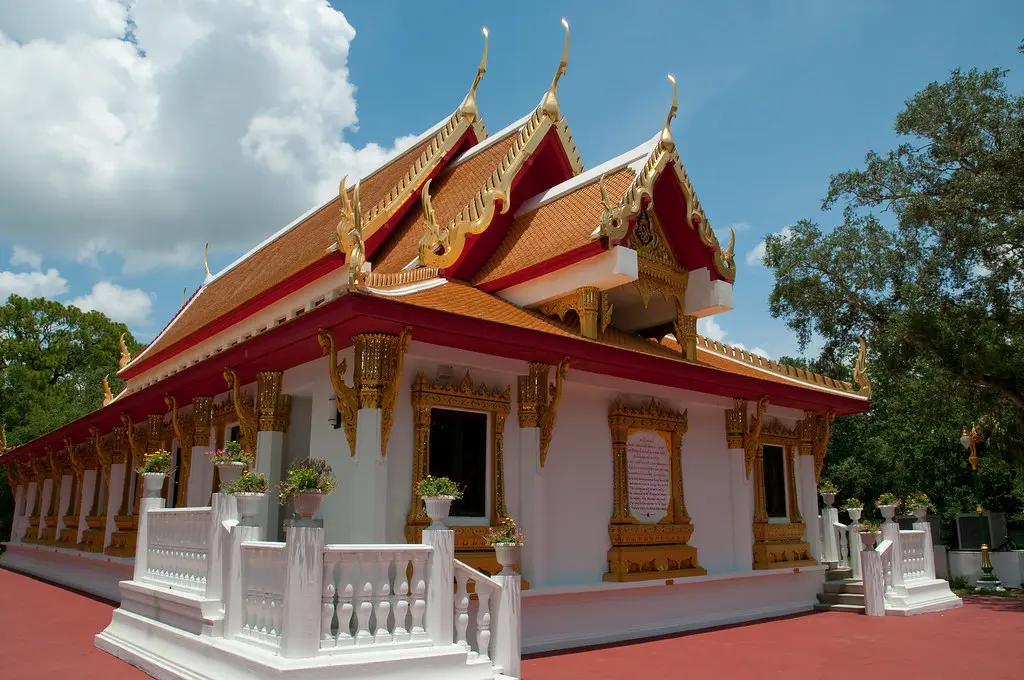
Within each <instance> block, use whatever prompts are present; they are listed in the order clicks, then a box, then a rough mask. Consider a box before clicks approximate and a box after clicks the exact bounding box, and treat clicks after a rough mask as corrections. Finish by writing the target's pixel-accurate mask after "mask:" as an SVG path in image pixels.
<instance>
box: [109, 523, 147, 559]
mask: <svg viewBox="0 0 1024 680" xmlns="http://www.w3.org/2000/svg"><path fill="white" fill-rule="evenodd" d="M138 520H139V517H138V515H118V516H116V517H114V522H115V523H116V524H117V529H118V530H117V531H115V532H114V533H112V534H111V535H110V545H108V546H107V547H106V549H105V550H104V551H103V554H104V555H110V556H111V557H135V541H136V540H137V539H138V533H137V528H138Z"/></svg>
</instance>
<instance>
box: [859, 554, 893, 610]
mask: <svg viewBox="0 0 1024 680" xmlns="http://www.w3.org/2000/svg"><path fill="white" fill-rule="evenodd" d="M890 550H891V548H890ZM860 557H861V560H860V563H861V568H862V569H863V571H864V613H865V614H867V615H868V616H885V576H884V574H883V573H882V557H881V555H879V554H878V553H877V552H875V550H874V549H873V548H865V549H864V550H863V551H862V552H861V556H860Z"/></svg>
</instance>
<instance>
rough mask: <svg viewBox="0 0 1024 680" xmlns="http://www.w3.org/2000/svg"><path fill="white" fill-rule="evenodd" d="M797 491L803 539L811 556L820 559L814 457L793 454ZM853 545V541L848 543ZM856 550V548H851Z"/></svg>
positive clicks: (819, 528) (819, 530) (819, 525)
mask: <svg viewBox="0 0 1024 680" xmlns="http://www.w3.org/2000/svg"><path fill="white" fill-rule="evenodd" d="M793 458H794V460H795V461H796V481H797V486H798V487H799V491H798V492H797V497H798V499H799V501H800V514H801V515H803V517H804V540H805V541H807V545H809V546H810V547H811V557H813V558H814V559H816V560H820V559H821V555H820V554H819V551H820V546H821V524H819V523H818V485H817V484H816V483H815V481H814V457H813V456H794V457H793ZM850 545H851V546H853V545H854V544H853V543H850ZM851 549H852V550H856V548H851Z"/></svg>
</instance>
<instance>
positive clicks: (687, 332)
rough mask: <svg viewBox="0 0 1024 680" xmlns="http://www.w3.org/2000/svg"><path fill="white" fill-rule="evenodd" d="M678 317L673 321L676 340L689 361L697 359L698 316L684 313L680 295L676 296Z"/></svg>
mask: <svg viewBox="0 0 1024 680" xmlns="http://www.w3.org/2000/svg"><path fill="white" fill-rule="evenodd" d="M675 301H676V318H675V320H674V321H673V323H672V330H673V331H674V333H675V336H676V342H678V343H679V347H680V348H681V349H682V351H683V356H684V357H686V359H687V361H696V360H697V317H695V316H693V315H692V314H683V303H682V301H681V300H680V298H679V296H676V297H675Z"/></svg>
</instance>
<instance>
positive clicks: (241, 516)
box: [235, 492, 267, 527]
mask: <svg viewBox="0 0 1024 680" xmlns="http://www.w3.org/2000/svg"><path fill="white" fill-rule="evenodd" d="M266 497H267V494H265V493H255V492H253V493H236V494H235V500H236V501H237V502H238V523H239V524H241V525H242V526H247V527H254V526H258V524H257V523H256V522H255V521H254V520H253V517H255V516H256V515H258V514H259V512H260V506H261V505H262V504H263V499H264V498H266Z"/></svg>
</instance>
